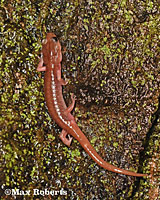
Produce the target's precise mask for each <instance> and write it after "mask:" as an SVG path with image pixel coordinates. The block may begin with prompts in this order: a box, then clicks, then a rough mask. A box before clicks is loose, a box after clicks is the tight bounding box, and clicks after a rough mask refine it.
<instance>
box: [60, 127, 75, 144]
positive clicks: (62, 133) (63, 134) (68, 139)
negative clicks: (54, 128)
mask: <svg viewBox="0 0 160 200" xmlns="http://www.w3.org/2000/svg"><path fill="white" fill-rule="evenodd" d="M67 134H68V133H67V132H66V131H65V130H64V129H63V130H62V132H61V134H60V136H59V137H60V139H61V140H62V142H63V143H64V144H65V145H67V146H70V145H71V142H72V139H73V138H72V137H71V136H70V135H69V134H68V138H67V137H66V136H67Z"/></svg>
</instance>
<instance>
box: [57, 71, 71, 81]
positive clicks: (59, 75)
mask: <svg viewBox="0 0 160 200" xmlns="http://www.w3.org/2000/svg"><path fill="white" fill-rule="evenodd" d="M57 79H58V81H59V83H60V84H61V85H67V83H68V80H64V79H62V78H61V70H57Z"/></svg>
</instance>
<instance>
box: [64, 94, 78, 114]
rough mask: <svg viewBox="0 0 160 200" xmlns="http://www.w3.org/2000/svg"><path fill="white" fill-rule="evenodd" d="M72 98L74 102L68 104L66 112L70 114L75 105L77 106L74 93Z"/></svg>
mask: <svg viewBox="0 0 160 200" xmlns="http://www.w3.org/2000/svg"><path fill="white" fill-rule="evenodd" d="M71 99H72V103H71V104H70V105H69V106H68V108H67V109H66V110H65V114H68V113H70V112H72V110H73V108H74V106H75V102H76V98H75V97H74V94H73V93H72V94H71Z"/></svg>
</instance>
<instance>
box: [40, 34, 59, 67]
mask: <svg viewBox="0 0 160 200" xmlns="http://www.w3.org/2000/svg"><path fill="white" fill-rule="evenodd" d="M42 45H43V48H42V52H43V56H44V57H47V59H48V60H49V59H51V60H52V63H53V64H59V63H60V62H61V61H62V54H61V45H60V42H59V40H58V39H57V37H56V35H55V34H54V33H47V36H46V39H45V40H43V41H42Z"/></svg>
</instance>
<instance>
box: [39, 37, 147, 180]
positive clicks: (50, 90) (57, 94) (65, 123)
mask: <svg viewBox="0 0 160 200" xmlns="http://www.w3.org/2000/svg"><path fill="white" fill-rule="evenodd" d="M61 61H62V53H61V45H60V42H59V40H58V39H57V37H56V35H55V34H54V33H47V36H46V39H45V40H43V41H42V57H41V59H40V62H39V64H38V67H37V71H45V77H44V94H45V101H46V105H47V107H48V111H49V114H50V116H51V118H52V119H53V120H54V121H55V122H56V123H57V124H58V125H59V126H60V127H61V128H62V132H61V134H60V139H61V140H62V141H63V143H64V144H65V145H67V146H70V145H71V142H72V139H73V138H75V139H76V140H78V142H79V143H80V145H81V146H82V147H83V149H84V150H85V151H86V152H87V153H88V154H89V156H90V157H91V158H92V159H93V160H94V161H95V162H96V163H97V164H98V165H99V166H101V167H103V168H104V169H106V170H109V171H112V172H115V173H119V174H124V175H129V176H137V177H142V176H147V174H141V173H136V172H132V171H128V170H124V169H120V168H118V167H115V166H113V165H111V164H109V163H108V162H106V161H104V160H103V159H102V158H101V157H100V156H99V154H98V153H97V152H96V151H95V149H94V148H93V147H92V145H91V144H90V142H89V140H88V139H87V137H86V136H85V135H84V134H83V132H82V131H81V130H80V128H79V127H78V125H77V124H76V121H75V118H74V117H73V115H72V114H71V111H72V110H73V109H74V105H75V97H74V94H71V99H72V103H71V104H70V105H69V106H68V107H67V106H66V103H65V101H64V98H63V94H62V86H64V85H66V84H67V81H66V80H64V79H62V78H61Z"/></svg>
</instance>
